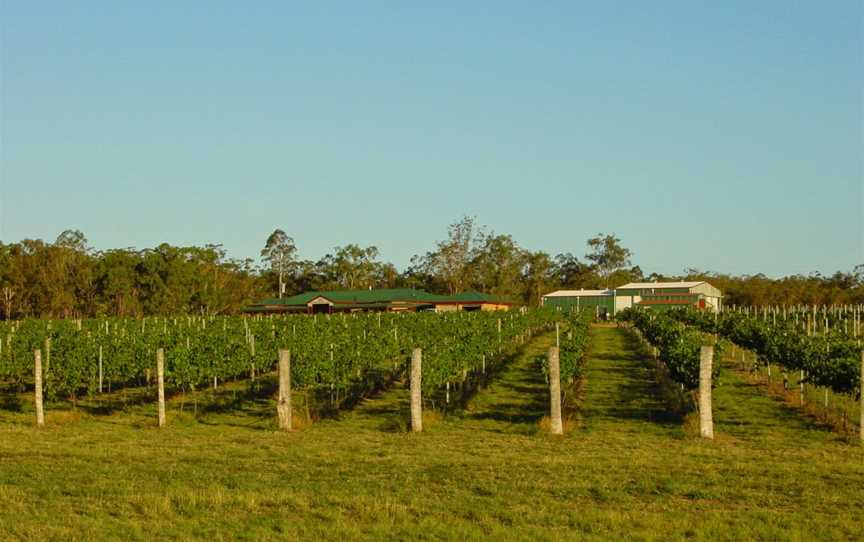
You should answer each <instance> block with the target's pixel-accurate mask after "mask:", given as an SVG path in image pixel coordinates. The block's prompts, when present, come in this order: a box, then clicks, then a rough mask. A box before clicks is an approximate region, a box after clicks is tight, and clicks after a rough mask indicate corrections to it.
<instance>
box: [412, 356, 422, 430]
mask: <svg viewBox="0 0 864 542" xmlns="http://www.w3.org/2000/svg"><path fill="white" fill-rule="evenodd" d="M422 384H423V351H422V350H421V349H419V348H415V349H414V351H413V352H411V382H410V387H411V432H412V433H419V432H420V431H422V430H423V395H422Z"/></svg>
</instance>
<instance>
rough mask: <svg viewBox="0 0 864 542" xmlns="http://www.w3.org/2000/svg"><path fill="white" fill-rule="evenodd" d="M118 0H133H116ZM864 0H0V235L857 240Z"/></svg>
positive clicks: (696, 259) (847, 264) (780, 252)
mask: <svg viewBox="0 0 864 542" xmlns="http://www.w3.org/2000/svg"><path fill="white" fill-rule="evenodd" d="M120 4H122V5H120ZM862 28H864V8H862V2H861V1H849V2H844V1H830V2H818V1H815V0H814V1H810V2H792V1H785V0H784V1H777V2H770V1H761V0H760V1H758V2H752V1H736V2H732V1H728V2H708V1H699V2H694V1H692V0H691V1H680V2H672V1H660V2H637V1H629V2H607V1H603V2H600V1H597V2H591V3H586V2H576V1H561V2H504V1H501V0H496V1H494V2H493V1H489V2H444V1H439V2H425V3H420V2H401V1H388V2H383V1H373V2H324V1H315V2H308V3H299V2H249V3H247V2H236V1H231V2H212V1H207V2H205V1H200V2H193V1H185V2H184V1H181V2H178V1H169V2H107V1H106V2H83V1H82V2H24V1H17V2H11V1H8V0H0V31H2V35H0V47H2V53H0V54H2V57H0V78H2V79H0V85H2V103H0V130H2V132H0V137H2V140H0V145H2V148H0V153H2V154H0V174H2V180H0V183H2V184H0V198H2V201H0V239H2V240H3V241H6V242H10V241H18V240H20V239H22V238H28V237H29V238H44V239H46V240H53V239H54V238H55V237H56V236H57V234H58V233H59V232H60V231H62V230H64V229H67V228H76V229H80V230H82V231H83V232H84V233H85V234H86V235H87V237H88V238H89V240H90V243H91V244H92V245H93V246H94V247H95V248H97V249H105V248H113V247H127V246H134V247H139V248H144V247H150V246H154V245H156V244H158V243H160V242H169V243H172V244H178V245H186V244H196V245H202V244H205V243H223V244H224V246H225V248H226V249H227V250H228V253H229V255H230V256H232V257H237V258H242V257H253V256H254V257H257V254H258V252H259V250H260V249H261V246H262V245H263V243H264V240H265V239H266V237H267V236H268V234H269V233H270V232H271V231H272V230H273V229H274V228H276V227H279V228H282V229H284V230H285V231H286V232H288V234H289V235H291V236H293V237H294V238H295V239H296V242H297V245H298V248H299V250H300V256H301V257H303V258H310V259H316V258H318V257H320V256H322V255H323V254H324V253H326V252H327V251H329V250H331V249H332V247H334V246H335V245H341V244H346V243H359V244H362V245H368V244H374V245H376V246H378V247H379V249H380V251H381V255H382V258H383V259H385V260H389V261H393V262H394V263H396V264H397V266H400V268H401V267H402V266H404V265H405V264H406V263H407V262H408V260H409V258H410V257H411V255H413V254H417V253H423V252H425V251H427V250H429V249H431V248H432V247H433V244H434V241H435V240H437V239H441V238H442V237H443V236H444V235H445V230H446V226H447V224H449V223H451V222H453V221H454V220H456V219H458V218H459V217H460V216H461V215H463V214H469V215H476V216H477V218H478V219H479V221H480V222H481V223H483V224H486V225H487V226H489V227H490V228H491V229H493V230H495V231H496V232H501V233H510V234H512V235H513V236H514V238H515V239H516V240H517V241H518V242H519V243H520V244H521V245H523V246H524V247H526V248H530V249H543V250H546V251H549V252H551V253H553V254H555V253H558V252H565V251H569V252H574V253H576V254H578V255H582V254H584V252H585V240H586V239H587V238H588V237H589V236H591V235H593V234H596V233H597V232H600V231H602V232H614V233H616V234H617V235H618V236H619V237H621V238H622V240H623V242H624V244H625V245H626V246H628V247H630V248H631V249H632V250H633V251H634V252H635V263H638V264H640V265H641V266H642V268H643V269H644V270H646V272H650V271H659V272H665V273H678V272H681V271H682V270H683V269H684V268H685V267H689V266H693V267H698V268H701V269H709V270H715V271H721V272H731V273H757V272H764V273H766V274H768V275H771V276H777V275H785V274H791V273H809V272H812V271H821V272H823V273H831V272H833V271H836V270H838V269H842V270H851V269H852V267H853V266H854V265H855V264H858V263H864V247H862V244H864V241H862V229H864V220H862V208H864V192H862V183H864V166H862V153H864V134H862V132H864V128H862V126H864V105H862V101H864V91H862V89H864V60H862V56H864V52H862V51H864V38H862V35H864V30H862Z"/></svg>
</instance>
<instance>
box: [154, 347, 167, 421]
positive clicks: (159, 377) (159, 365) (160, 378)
mask: <svg viewBox="0 0 864 542" xmlns="http://www.w3.org/2000/svg"><path fill="white" fill-rule="evenodd" d="M156 388H157V390H158V394H159V427H165V351H164V350H163V349H161V348H157V349H156Z"/></svg>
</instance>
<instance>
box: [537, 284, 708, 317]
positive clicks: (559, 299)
mask: <svg viewBox="0 0 864 542" xmlns="http://www.w3.org/2000/svg"><path fill="white" fill-rule="evenodd" d="M722 300H723V294H722V293H721V292H720V290H718V289H717V288H715V287H714V286H712V285H711V284H709V283H707V282H705V281H676V282H631V283H629V284H625V285H624V286H621V287H619V288H615V289H614V290H558V291H556V292H551V293H548V294H546V295H544V296H543V304H544V305H546V306H555V307H562V308H570V307H577V308H582V307H584V308H594V307H596V309H594V310H597V311H598V312H599V313H600V314H602V315H605V314H608V315H610V316H614V315H615V314H616V313H618V312H620V311H622V310H624V309H626V308H628V307H636V306H639V307H646V308H652V309H660V310H662V309H668V308H674V307H695V308H698V309H704V310H709V311H712V312H717V311H719V310H720V308H721V306H722Z"/></svg>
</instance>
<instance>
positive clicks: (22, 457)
mask: <svg viewBox="0 0 864 542" xmlns="http://www.w3.org/2000/svg"><path fill="white" fill-rule="evenodd" d="M592 336H593V347H592V348H593V349H592V357H591V359H590V360H589V362H588V365H587V368H586V386H585V390H586V395H585V397H584V400H583V401H584V403H583V405H582V409H581V411H582V416H583V419H582V421H581V422H580V424H579V425H578V426H577V428H576V429H574V430H573V431H571V432H570V433H569V434H567V435H566V436H565V437H563V438H556V437H552V436H549V435H547V434H545V433H544V432H543V431H542V430H539V427H540V424H539V420H540V418H541V417H542V416H543V415H544V414H545V413H546V406H545V405H546V401H547V395H546V388H545V382H543V378H542V375H540V374H539V373H538V372H537V368H536V364H535V362H534V359H535V357H536V356H537V355H538V354H541V353H543V352H545V350H546V348H547V347H548V345H549V344H551V341H552V340H553V335H552V334H545V335H541V336H538V337H536V338H535V339H534V340H533V341H531V342H530V343H529V344H528V345H526V347H525V349H524V350H523V351H522V352H521V353H519V354H517V355H515V356H514V357H513V358H512V359H511V361H510V363H509V364H508V365H507V366H506V367H504V368H503V369H502V370H501V372H500V373H498V375H497V376H496V378H495V379H494V380H493V381H492V382H491V384H490V385H489V386H488V387H487V388H486V389H484V390H481V391H480V393H479V394H478V395H477V396H476V397H475V398H474V399H473V400H472V401H470V402H469V404H468V407H467V408H466V409H465V411H463V412H459V413H455V414H451V415H449V416H446V417H440V416H439V417H435V416H431V417H430V420H429V423H428V424H427V425H428V427H427V430H426V431H425V432H424V433H422V434H409V433H406V432H404V427H403V426H404V421H400V420H404V419H406V418H407V412H405V407H406V405H405V403H404V397H403V395H404V390H400V389H398V388H396V389H394V390H392V391H390V392H387V393H385V394H383V395H382V396H380V397H379V398H376V399H373V400H369V401H367V402H365V403H364V404H362V405H361V406H359V407H358V408H357V409H355V411H353V412H350V413H346V414H344V415H342V416H340V417H339V418H336V419H327V420H323V421H320V422H318V423H316V424H314V425H312V426H308V427H305V428H303V429H301V430H298V431H295V432H293V433H291V434H281V433H278V432H276V431H274V430H273V422H272V414H270V416H271V417H268V418H264V419H262V416H266V415H267V412H268V411H269V412H271V413H272V412H273V411H274V410H275V408H274V407H273V404H272V402H270V403H269V404H268V405H262V404H260V403H250V404H247V403H243V402H240V403H236V404H232V405H231V408H228V409H225V410H222V409H208V408H206V407H205V406H203V405H202V406H201V407H200V408H199V410H198V415H197V417H196V416H193V415H192V414H191V413H190V412H189V409H188V408H187V409H186V411H184V414H183V415H182V416H181V415H178V414H177V412H176V411H172V415H171V416H170V417H169V427H167V428H166V429H164V430H157V429H155V428H153V427H152V425H153V424H152V420H153V419H154V418H155V416H154V415H153V412H152V410H147V408H145V407H136V408H130V409H129V410H126V411H117V412H114V413H112V414H109V415H88V414H84V413H83V412H81V411H79V412H78V413H52V412H50V411H49V413H48V427H46V428H45V429H44V430H37V429H35V428H34V427H33V426H32V411H29V410H27V408H24V409H22V411H21V412H10V411H0V502H2V503H3V506H0V538H2V539H12V540H14V539H33V540H108V539H118V538H123V539H126V540H150V539H153V538H155V537H157V535H158V537H159V538H161V539H167V540H190V539H205V538H206V539H210V540H229V539H231V540H234V539H238V540H266V539H272V540H321V539H341V540H370V539H371V540H406V539H412V540H415V539H416V540H466V539H467V540H472V539H494V540H572V539H588V540H592V539H593V540H609V539H616V540H620V539H642V540H669V539H724V540H740V539H772V540H773V539H798V540H842V539H849V540H853V539H858V538H859V536H858V535H859V534H860V532H861V527H862V522H864V512H862V509H861V507H860V503H861V502H862V501H864V453H862V450H861V449H860V448H859V447H857V446H853V445H849V444H847V443H846V442H845V441H843V440H842V439H840V438H839V437H838V436H837V435H835V434H833V433H830V432H827V431H824V430H822V429H821V428H820V427H817V426H814V425H813V424H811V423H810V422H807V421H806V420H804V419H802V418H800V417H799V416H797V415H796V413H795V412H792V411H789V410H787V409H786V408H785V407H784V406H783V405H782V403H780V402H778V401H776V400H772V399H771V398H769V397H766V396H765V395H764V394H760V393H758V390H754V389H753V388H752V387H751V386H750V385H748V384H746V383H744V382H743V381H741V380H739V379H737V377H736V376H735V375H734V374H731V373H730V374H728V375H727V374H724V379H723V382H722V383H721V386H720V387H719V388H718V389H717V390H716V394H715V402H716V412H715V417H716V420H717V427H716V431H717V434H718V438H717V440H716V441H715V442H704V441H702V440H700V439H698V438H694V437H693V436H691V435H690V434H689V433H688V432H686V431H685V430H684V429H683V428H682V424H681V422H680V420H679V419H677V418H675V417H673V416H669V415H668V414H667V413H666V410H665V408H664V405H663V403H662V402H661V401H660V400H659V399H658V397H657V390H656V388H655V384H654V382H653V381H652V379H651V372H650V369H649V368H650V363H649V361H648V360H647V359H646V358H645V357H643V356H642V354H641V352H640V350H639V348H638V346H637V344H636V343H635V341H633V340H632V339H630V337H629V336H628V335H627V332H626V331H625V330H623V329H615V328H593V329H592ZM436 418H437V419H436Z"/></svg>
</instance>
